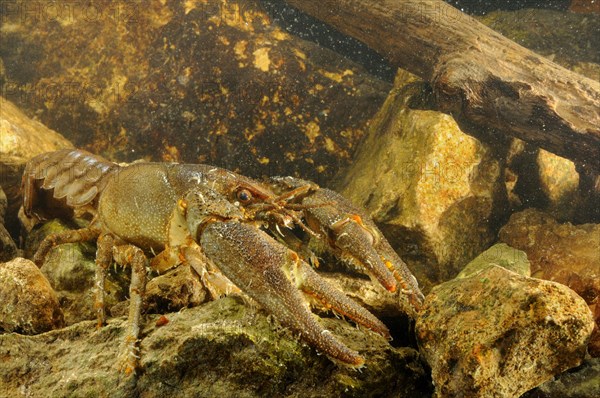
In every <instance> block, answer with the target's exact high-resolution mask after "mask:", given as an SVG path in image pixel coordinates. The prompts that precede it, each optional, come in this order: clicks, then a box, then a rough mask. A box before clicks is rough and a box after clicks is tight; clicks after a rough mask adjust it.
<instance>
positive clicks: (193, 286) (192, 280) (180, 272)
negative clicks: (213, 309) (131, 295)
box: [144, 265, 210, 313]
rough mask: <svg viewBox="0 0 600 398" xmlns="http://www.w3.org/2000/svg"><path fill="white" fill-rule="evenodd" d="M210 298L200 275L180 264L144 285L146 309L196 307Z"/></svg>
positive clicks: (156, 311) (151, 310) (165, 309)
mask: <svg viewBox="0 0 600 398" xmlns="http://www.w3.org/2000/svg"><path fill="white" fill-rule="evenodd" d="M209 299H210V296H209V293H208V291H207V289H205V288H204V286H203V285H202V282H201V281H200V277H199V276H198V274H196V272H195V271H194V270H192V268H191V267H190V266H187V265H180V266H178V267H176V268H174V269H172V270H169V271H168V272H166V273H165V274H163V275H159V276H155V277H154V278H152V279H151V280H150V281H149V282H148V284H147V285H146V294H145V296H144V301H145V302H146V311H148V312H153V313H165V312H173V311H179V310H181V309H182V308H189V307H196V306H198V305H200V304H202V303H204V302H206V301H208V300H209Z"/></svg>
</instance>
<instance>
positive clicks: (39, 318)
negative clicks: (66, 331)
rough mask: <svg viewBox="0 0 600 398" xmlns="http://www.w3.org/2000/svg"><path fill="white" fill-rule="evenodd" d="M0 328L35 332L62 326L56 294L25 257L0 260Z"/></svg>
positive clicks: (27, 332) (61, 316) (10, 330)
mask: <svg viewBox="0 0 600 398" xmlns="http://www.w3.org/2000/svg"><path fill="white" fill-rule="evenodd" d="M0 303H2V305H0V329H2V330H5V331H8V332H18V333H25V334H37V333H42V332H46V331H48V330H52V329H57V328H60V327H62V326H63V325H64V318H63V313H62V311H61V308H60V305H59V303H58V297H57V296H56V294H55V293H54V290H52V287H51V286H50V284H49V283H48V281H47V280H46V278H45V277H44V275H43V274H42V273H41V272H40V270H39V269H38V267H36V266H35V264H34V263H32V262H31V261H29V260H26V259H24V258H21V257H17V258H15V259H14V260H12V261H9V262H7V263H0Z"/></svg>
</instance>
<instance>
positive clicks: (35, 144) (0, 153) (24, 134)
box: [0, 34, 73, 236]
mask: <svg viewBox="0 0 600 398" xmlns="http://www.w3.org/2000/svg"><path fill="white" fill-rule="evenodd" d="M3 35H4V34H2V35H0V36H3ZM72 146H73V145H72V144H71V143H70V142H69V141H68V140H67V139H65V138H64V137H63V136H61V135H60V134H58V133H57V132H55V131H53V130H50V129H49V128H47V127H46V126H44V125H43V124H41V123H40V122H38V121H36V120H33V119H31V118H29V117H28V116H27V115H25V114H24V113H23V112H22V111H21V110H20V109H19V108H17V107H16V106H15V105H14V104H13V103H11V102H10V101H8V100H6V99H5V98H3V97H0V186H2V188H3V189H4V191H5V193H6V196H7V198H8V210H7V214H6V219H5V221H6V224H5V225H6V226H7V228H8V229H9V230H10V231H12V232H13V233H14V234H15V236H16V235H17V233H18V221H17V212H18V209H19V206H21V193H20V186H21V176H22V174H23V169H24V168H25V163H26V162H27V161H28V160H29V159H31V158H32V157H33V156H36V155H39V154H40V153H44V152H49V151H55V150H57V149H61V148H70V147H72Z"/></svg>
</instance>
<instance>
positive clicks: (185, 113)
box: [0, 0, 390, 183]
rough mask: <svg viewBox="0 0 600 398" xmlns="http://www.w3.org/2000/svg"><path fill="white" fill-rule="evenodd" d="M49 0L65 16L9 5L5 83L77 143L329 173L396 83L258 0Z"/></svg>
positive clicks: (344, 160) (263, 169) (125, 156)
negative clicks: (302, 32)
mask: <svg viewBox="0 0 600 398" xmlns="http://www.w3.org/2000/svg"><path fill="white" fill-rule="evenodd" d="M17 4H19V3H17ZM23 7H25V8H27V6H26V5H23ZM50 8H51V9H52V10H53V11H56V14H58V15H55V14H53V15H51V16H47V17H46V16H45V15H44V12H45V11H46V10H45V8H44V7H42V6H40V7H39V9H38V8H36V7H33V6H32V9H30V10H29V11H30V12H27V13H25V14H22V13H21V12H19V11H20V10H19V8H18V6H17V5H15V6H14V7H7V10H6V12H5V13H4V14H3V17H4V21H5V22H6V25H8V26H10V29H4V30H3V31H2V35H0V47H1V48H2V49H3V53H2V61H3V63H4V66H5V67H4V70H5V73H4V76H1V75H0V84H2V83H4V87H5V90H4V91H5V92H6V95H7V96H8V97H9V98H10V99H12V100H14V101H15V102H17V103H18V104H19V106H21V107H23V108H24V109H27V111H28V112H29V113H30V114H36V115H37V116H38V117H39V119H40V120H41V121H42V122H43V123H45V124H46V125H48V126H50V127H52V128H54V129H57V130H59V131H61V132H62V133H63V134H65V136H67V137H68V138H70V139H72V140H73V142H74V143H75V144H76V145H77V146H78V147H81V148H83V149H88V150H90V151H91V152H93V153H98V154H102V155H104V156H105V157H108V158H110V159H113V160H119V161H133V160H136V159H139V158H142V157H143V158H146V159H152V160H155V161H178V162H182V163H183V162H186V163H209V164H214V165H216V166H221V167H225V168H227V169H230V170H233V171H241V172H242V173H243V174H245V175H249V176H252V177H261V176H263V175H297V176H302V177H303V178H307V179H310V180H313V181H315V182H317V183H323V182H326V181H328V180H329V179H330V178H331V176H332V175H333V174H334V173H335V172H336V171H337V169H338V168H339V167H340V166H345V165H347V164H349V163H350V161H351V154H352V152H353V151H354V150H355V146H356V145H357V143H358V142H360V140H361V138H362V137H363V135H364V133H365V130H366V126H367V124H368V121H369V119H370V118H371V117H372V116H373V115H374V114H375V113H376V112H377V109H378V108H379V106H380V105H381V104H382V103H383V101H384V99H385V96H386V95H387V92H388V91H389V89H390V84H389V82H384V81H382V80H380V79H378V78H376V77H373V76H372V75H370V74H369V73H367V72H366V70H365V69H364V68H363V67H362V66H360V65H358V64H356V63H354V62H352V61H350V60H349V59H348V58H345V57H344V56H342V55H340V54H338V53H335V52H333V51H330V50H327V49H325V48H322V47H320V46H318V45H316V44H314V43H311V42H308V41H304V40H302V39H299V38H298V37H296V36H292V35H290V34H288V33H287V32H285V31H283V30H282V29H280V28H278V27H276V26H275V25H273V23H272V21H271V20H270V18H269V16H268V14H267V13H266V12H265V10H264V9H263V6H262V4H261V2H260V1H258V0H205V1H186V2H174V1H169V2H165V1H156V0H152V1H145V2H118V3H114V2H111V1H108V0H100V1H94V2H93V4H87V3H77V4H72V5H68V6H64V7H60V6H56V7H50ZM36 11H39V12H36ZM6 25H5V26H6Z"/></svg>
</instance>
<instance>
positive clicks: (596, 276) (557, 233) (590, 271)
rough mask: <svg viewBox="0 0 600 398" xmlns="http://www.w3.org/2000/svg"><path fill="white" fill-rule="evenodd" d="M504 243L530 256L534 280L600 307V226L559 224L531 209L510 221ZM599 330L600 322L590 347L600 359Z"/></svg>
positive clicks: (503, 238) (501, 237)
mask: <svg viewBox="0 0 600 398" xmlns="http://www.w3.org/2000/svg"><path fill="white" fill-rule="evenodd" d="M500 239H501V240H502V241H503V242H506V243H507V244H509V245H511V246H512V247H515V248H518V249H520V250H523V251H525V252H526V253H527V257H528V258H529V261H530V262H531V273H532V275H533V276H535V277H537V278H542V279H548V280H552V281H556V282H560V283H562V284H564V285H567V286H569V287H570V288H571V289H573V290H574V291H576V292H577V293H578V294H579V295H580V296H581V297H583V298H584V299H585V301H586V302H587V303H588V304H589V305H590V306H592V307H593V306H596V307H597V306H598V305H599V302H600V249H599V248H600V225H599V224H581V225H573V224H571V223H559V222H558V221H556V220H555V219H554V218H553V217H552V216H550V215H548V214H546V213H544V212H542V211H539V210H536V209H527V210H524V211H522V212H519V213H515V214H513V215H512V216H511V217H510V220H509V222H508V223H507V224H506V225H505V226H504V227H502V229H501V230H500ZM598 327H600V319H598V321H597V329H596V330H597V331H596V332H595V333H594V337H593V338H592V342H591V343H590V352H591V354H592V355H593V356H600V331H599V330H598Z"/></svg>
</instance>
